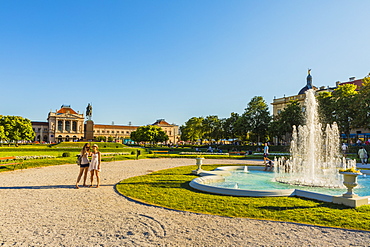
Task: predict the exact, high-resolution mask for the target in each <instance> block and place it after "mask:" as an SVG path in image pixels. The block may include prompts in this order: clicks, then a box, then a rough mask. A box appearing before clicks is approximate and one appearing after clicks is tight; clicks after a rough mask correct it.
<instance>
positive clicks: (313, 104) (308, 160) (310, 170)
mask: <svg viewBox="0 0 370 247" xmlns="http://www.w3.org/2000/svg"><path fill="white" fill-rule="evenodd" d="M317 108H318V103H317V101H316V98H315V94H314V90H313V89H310V90H307V91H306V100H305V125H302V126H298V130H297V128H296V126H293V134H292V141H291V146H290V155H291V157H290V159H288V160H285V159H278V160H277V162H276V169H275V180H276V181H278V182H282V183H288V184H294V185H307V186H317V187H329V188H340V187H343V182H342V178H341V175H340V174H339V173H338V169H339V168H351V167H355V165H356V162H355V161H352V160H348V161H347V160H345V159H342V158H341V154H340V150H339V147H340V142H339V131H338V126H337V124H336V123H333V124H332V125H330V124H328V125H327V126H326V128H325V130H324V131H323V126H322V125H321V123H319V116H318V111H317Z"/></svg>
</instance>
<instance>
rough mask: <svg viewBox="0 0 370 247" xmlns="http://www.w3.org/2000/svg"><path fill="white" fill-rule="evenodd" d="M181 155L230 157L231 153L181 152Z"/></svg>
mask: <svg viewBox="0 0 370 247" xmlns="http://www.w3.org/2000/svg"><path fill="white" fill-rule="evenodd" d="M179 154H180V155H229V153H209V152H180V153H179Z"/></svg>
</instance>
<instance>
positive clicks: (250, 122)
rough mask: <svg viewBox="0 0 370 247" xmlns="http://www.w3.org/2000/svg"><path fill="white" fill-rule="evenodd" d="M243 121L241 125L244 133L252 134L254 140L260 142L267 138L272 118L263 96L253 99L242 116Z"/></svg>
mask: <svg viewBox="0 0 370 247" xmlns="http://www.w3.org/2000/svg"><path fill="white" fill-rule="evenodd" d="M242 119H243V120H242V121H241V125H242V127H244V131H247V132H250V135H251V138H252V139H254V140H255V141H257V142H260V141H261V139H265V137H267V131H268V126H269V124H270V122H271V116H270V113H269V108H268V105H267V104H266V102H265V100H264V99H263V97H262V96H255V97H253V98H252V100H251V101H250V102H249V103H248V106H247V108H246V109H245V112H244V113H243V115H242ZM262 141H265V140H262Z"/></svg>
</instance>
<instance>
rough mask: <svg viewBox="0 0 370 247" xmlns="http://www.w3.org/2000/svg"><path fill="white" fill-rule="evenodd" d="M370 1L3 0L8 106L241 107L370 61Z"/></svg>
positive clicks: (106, 117) (195, 110)
mask: <svg viewBox="0 0 370 247" xmlns="http://www.w3.org/2000/svg"><path fill="white" fill-rule="evenodd" d="M369 9H370V1H367V0H364V1H356V0H354V1H342V0H333V1H330V0H324V1H322V0H313V1H293V0H292V1H273V0H271V1H268V0H261V1H257V0H255V1H250V0H240V1H238V0H228V1H226V0H224V1H220V0H201V1H198V0H197V1H193V0H186V1H185V0H178V1H172V0H167V1H164V0H155V1H154V0H150V1H149V0H148V1H144V0H135V1H134V0H127V1H125V0H120V1H113V0H111V1H108V0H107V1H93V0H89V1H87V0H84V1H82V0H74V1H68V0H67V1H66V0H64V1H58V0H53V1H49V0H34V1H17V0H13V1H10V0H8V1H5V0H0V34H1V35H0V85H1V104H0V114H2V115H18V116H23V117H26V118H29V119H31V120H33V121H46V118H47V114H48V112H49V111H50V110H52V111H55V110H56V109H59V108H60V106H61V105H62V104H66V105H71V107H72V108H73V109H74V110H76V111H85V108H86V106H87V104H88V103H92V105H93V120H94V122H95V123H99V124H111V123H112V121H114V123H115V124H120V125H127V124H128V123H129V122H131V123H132V124H133V125H146V124H151V123H153V122H155V120H157V119H161V118H164V119H166V120H167V121H168V122H169V123H175V124H178V125H182V124H184V122H185V121H187V120H188V119H189V118H191V117H193V116H197V117H199V116H208V115H218V116H219V117H220V118H224V117H228V116H230V113H231V112H238V113H240V114H241V113H243V111H244V108H245V107H246V105H247V103H248V102H249V101H250V100H251V99H252V98H253V97H254V96H263V97H264V99H265V101H266V102H267V103H268V104H270V103H271V102H272V101H273V98H274V97H275V96H276V97H277V98H279V97H283V96H284V95H287V96H289V95H295V94H297V93H298V91H299V90H300V89H301V88H302V87H303V86H305V84H306V76H307V69H308V68H311V69H312V72H311V74H312V77H313V84H314V85H315V86H334V85H335V82H336V81H343V82H344V81H348V78H349V77H352V76H355V77H357V78H363V77H364V76H366V75H367V74H368V73H369V72H370V67H369V65H370V45H369V41H370V32H369V24H370V19H369V18H368V16H369V15H368V12H369Z"/></svg>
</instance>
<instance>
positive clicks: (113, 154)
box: [101, 152, 131, 156]
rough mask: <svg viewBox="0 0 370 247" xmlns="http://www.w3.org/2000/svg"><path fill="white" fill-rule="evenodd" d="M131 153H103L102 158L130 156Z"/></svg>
mask: <svg viewBox="0 0 370 247" xmlns="http://www.w3.org/2000/svg"><path fill="white" fill-rule="evenodd" d="M130 154H131V153H127V152H126V153H124V152H123V153H101V156H116V155H130Z"/></svg>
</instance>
